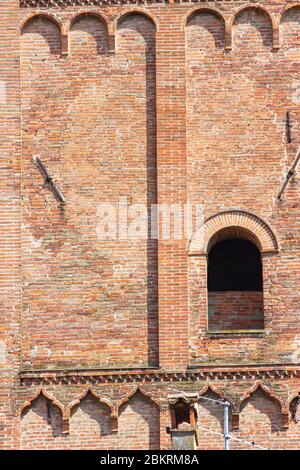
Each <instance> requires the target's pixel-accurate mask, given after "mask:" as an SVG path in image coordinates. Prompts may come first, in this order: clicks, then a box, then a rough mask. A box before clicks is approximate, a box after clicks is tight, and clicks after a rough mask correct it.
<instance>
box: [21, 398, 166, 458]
mask: <svg viewBox="0 0 300 470" xmlns="http://www.w3.org/2000/svg"><path fill="white" fill-rule="evenodd" d="M118 421H119V425H118V432H116V433H112V431H111V415H110V409H109V407H108V406H107V405H106V404H105V403H103V402H101V401H99V399H97V398H96V397H95V396H94V395H92V394H91V393H90V392H88V394H87V395H85V396H84V397H83V398H82V399H81V401H80V403H79V404H77V405H76V406H75V407H74V408H73V410H72V412H71V418H70V429H69V434H68V435H66V434H62V413H61V411H60V409H59V408H58V407H57V406H55V405H53V403H52V402H51V400H49V399H48V398H46V397H45V396H44V395H43V394H42V393H41V394H40V395H39V396H38V397H37V398H35V399H34V400H33V401H32V402H31V404H30V406H29V407H27V408H26V409H25V410H24V411H23V413H22V415H21V448H22V449H43V448H48V449H55V448H60V447H61V448H70V449H93V448H95V449H107V448H117V449H137V450H138V449H141V450H142V449H144V450H153V449H159V444H160V432H159V429H160V418H159V408H158V406H157V405H156V403H154V402H153V401H152V400H151V399H150V398H148V397H146V396H144V395H143V394H142V393H140V392H139V391H137V392H136V393H134V395H132V396H131V397H129V398H128V399H127V401H126V403H124V404H123V405H121V407H120V409H119V420H118Z"/></svg>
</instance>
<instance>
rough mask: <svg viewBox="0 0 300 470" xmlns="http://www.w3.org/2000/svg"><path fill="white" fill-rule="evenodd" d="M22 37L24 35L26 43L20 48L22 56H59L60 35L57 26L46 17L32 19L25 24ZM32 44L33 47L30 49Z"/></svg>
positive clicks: (40, 16)
mask: <svg viewBox="0 0 300 470" xmlns="http://www.w3.org/2000/svg"><path fill="white" fill-rule="evenodd" d="M22 35H26V42H25V43H24V45H23V48H22V54H23V55H24V56H30V57H31V58H32V54H33V53H34V56H36V57H45V56H46V57H47V56H48V55H49V54H53V55H59V54H61V33H60V28H59V25H58V24H56V23H55V22H54V21H53V20H52V19H49V18H47V17H46V16H43V15H39V16H35V17H33V18H32V19H31V20H29V21H28V23H26V24H25V26H24V28H23V30H22ZM32 43H34V44H35V47H34V48H32Z"/></svg>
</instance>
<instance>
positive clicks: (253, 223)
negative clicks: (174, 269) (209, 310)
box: [188, 210, 279, 255]
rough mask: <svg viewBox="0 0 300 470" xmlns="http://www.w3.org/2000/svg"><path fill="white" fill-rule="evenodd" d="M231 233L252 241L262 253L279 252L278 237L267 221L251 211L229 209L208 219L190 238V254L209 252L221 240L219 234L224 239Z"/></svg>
mask: <svg viewBox="0 0 300 470" xmlns="http://www.w3.org/2000/svg"><path fill="white" fill-rule="evenodd" d="M227 231H228V233H227ZM229 232H230V233H229ZM218 234H219V235H218ZM229 235H230V236H233V235H236V236H237V235H238V238H246V239H248V240H250V241H252V243H254V244H255V245H256V246H257V248H258V249H259V250H260V251H261V252H262V253H277V252H278V249H279V248H278V241H277V238H276V236H275V234H274V232H273V230H272V229H271V228H270V226H269V225H268V224H267V222H265V221H264V220H262V219H261V218H259V217H257V216H256V215H254V214H251V213H250V212H245V211H242V210H229V211H224V212H221V213H219V214H216V215H213V216H211V217H209V218H208V219H206V221H205V222H204V224H203V225H202V226H201V227H200V228H199V229H198V230H197V232H196V233H195V234H194V235H193V237H192V238H191V240H190V243H189V250H188V252H189V255H196V254H207V253H208V251H209V249H210V248H211V247H212V246H213V244H214V243H216V242H217V241H219V240H220V239H219V238H218V236H222V237H223V239H224V237H226V238H229Z"/></svg>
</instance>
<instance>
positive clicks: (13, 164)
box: [0, 0, 300, 449]
mask: <svg viewBox="0 0 300 470" xmlns="http://www.w3.org/2000/svg"><path fill="white" fill-rule="evenodd" d="M85 3H89V2H88V1H86V2H85V0H83V1H80V2H79V0H78V2H77V0H75V2H71V1H70V2H69V0H57V2H56V1H55V2H52V1H51V2H50V0H49V2H48V0H21V4H20V3H19V1H18V0H3V1H2V2H1V5H0V31H1V33H0V125H1V133H0V146H1V164H0V173H1V177H0V205H1V210H0V257H1V261H0V281H1V282H0V289H1V296H0V309H1V315H0V361H1V368H0V376H1V377H0V390H1V391H0V401H1V406H0V447H1V448H2V449H19V448H35V449H36V448H42V449H50V448H51V449H55V448H61V449H79V448H81V449H94V448H97V449H100V448H105V449H117V448H127V449H148V448H151V449H157V448H159V447H160V448H162V449H167V448H170V446H171V443H170V436H169V435H168V434H167V433H166V426H171V415H170V409H169V402H168V396H169V395H170V394H172V393H173V394H174V393H175V392H174V390H175V391H176V390H183V391H185V392H188V393H191V392H199V393H200V394H203V395H204V396H208V397H210V396H214V397H225V398H226V399H228V400H229V401H230V402H231V404H232V406H231V431H232V433H234V434H235V436H237V437H239V436H240V437H242V438H245V439H247V440H251V439H252V438H254V439H255V441H256V442H257V443H259V444H260V445H262V446H266V447H271V448H299V445H300V424H299V422H298V421H299V416H300V408H299V403H300V400H299V396H300V318H299V315H300V297H299V288H300V258H299V254H300V236H299V226H300V199H299V198H300V186H299V177H298V175H297V173H296V175H295V176H294V177H293V178H292V180H291V181H290V184H289V185H288V187H287V189H286V191H285V193H284V197H283V200H282V201H281V202H280V201H278V200H277V198H276V197H277V194H278V191H279V189H280V187H281V185H282V183H283V181H284V178H285V175H286V173H287V171H288V169H289V168H290V166H291V165H292V162H293V160H294V157H295V153H296V151H297V148H298V146H299V143H300V142H299V136H300V74H299V70H300V69H299V65H300V3H299V7H298V5H297V4H296V5H295V4H294V3H290V2H284V1H277V0H276V1H273V2H269V1H261V2H259V4H258V3H246V2H244V1H233V0H231V1H226V2H225V1H218V2H217V1H216V2H215V1H204V2H201V3H197V2H196V1H195V2H187V1H183V2H179V1H174V0H172V1H171V0H169V1H167V2H164V3H163V2H160V1H159V0H157V1H156V0H153V1H151V2H147V5H146V3H143V2H142V1H140V2H138V3H139V4H138V5H136V4H135V2H132V3H131V0H129V1H127V2H125V1H124V2H123V1H122V0H121V1H120V2H119V4H118V5H117V4H114V2H113V1H110V0H105V1H103V2H102V1H100V0H99V1H98V0H94V2H93V3H94V5H93V6H88V5H86V6H85ZM55 5H56V6H55ZM87 13H89V14H87ZM287 112H289V113H290V137H291V142H289V139H287V126H286V122H287V121H286V114H287ZM35 155H38V156H39V157H40V158H41V160H42V161H43V163H44V164H45V165H46V167H47V169H48V170H49V173H50V175H51V176H52V177H53V180H54V181H55V183H56V184H57V185H58V187H59V189H60V190H61V192H62V194H63V195H64V198H65V201H66V202H65V204H64V205H63V206H62V205H60V204H59V203H58V201H57V200H56V199H55V198H54V196H53V194H52V192H51V191H49V187H48V186H47V184H45V183H44V181H43V179H42V176H41V174H40V173H39V171H38V169H37V168H36V166H35V165H34V162H33V157H34V156H35ZM120 197H127V198H128V200H129V202H130V203H131V204H135V203H142V204H145V205H147V206H148V207H150V205H151V204H153V203H157V202H158V203H167V204H169V203H179V204H185V203H186V202H187V201H189V202H191V203H198V204H202V205H203V207H204V216H205V221H204V224H203V225H202V226H201V227H199V230H198V231H197V233H194V234H193V236H192V238H191V240H190V242H189V241H187V240H185V239H182V240H177V239H175V240H168V239H160V240H158V241H157V240H151V239H148V240H138V239H135V240H133V239H129V240H120V239H117V240H109V239H107V240H103V239H102V240H101V239H99V237H97V230H96V228H97V221H98V216H97V210H98V206H99V204H100V203H103V202H106V203H111V204H114V203H117V202H118V200H119V198H120ZM232 236H238V237H241V238H246V239H248V240H250V241H252V242H253V243H255V244H256V246H257V247H258V249H259V250H260V252H261V258H262V266H263V284H264V286H263V294H262V295H263V311H262V310H259V309H256V308H254V307H251V306H249V308H248V306H247V308H245V309H244V308H243V309H242V313H243V318H244V320H243V321H242V322H241V324H239V325H238V329H239V330H243V331H232V330H228V331H227V332H226V331H225V332H224V331H223V332H222V331H221V332H220V331H214V328H209V324H208V316H209V315H210V314H211V312H212V295H211V294H210V297H209V296H208V293H207V253H208V251H209V249H210V247H211V246H212V244H213V243H216V242H217V241H218V240H219V239H224V238H226V237H227V238H230V237H232ZM214 295H215V294H214ZM223 295H226V299H225V302H224V301H223V300H222V302H220V301H217V300H216V295H215V300H214V305H216V302H217V303H218V304H219V305H221V308H220V309H219V308H218V309H217V310H215V315H216V314H217V313H218V314H221V313H222V309H223V308H225V307H226V305H229V302H231V300H232V297H231V298H229V297H227V294H222V296H223ZM252 295H253V296H256V295H257V294H256V293H254V292H253V293H251V296H252ZM259 296H260V295H259ZM217 297H220V293H217ZM248 301H249V298H248ZM257 302H258V303H260V304H262V302H260V300H259V301H258V300H257ZM250 303H251V302H250V301H249V302H248V304H250ZM255 304H256V301H255ZM233 313H238V312H233ZM258 313H259V314H260V315H259V322H258V323H257V327H258V328H257V329H258V330H259V331H257V329H255V330H253V329H248V327H249V322H250V319H251V318H250V317H252V320H253V316H252V315H253V314H254V315H255V317H256V318H257V321H258ZM239 318H240V317H239ZM250 323H251V322H250ZM251 325H253V322H252V323H251ZM224 329H225V330H226V329H227V328H226V325H225V328H224ZM211 330H212V331H211ZM212 403H213V402H208V401H207V402H204V401H200V408H201V412H200V416H201V419H202V423H203V425H204V423H205V426H206V427H208V428H210V429H213V430H219V431H220V430H222V426H223V423H222V419H223V418H222V410H220V407H218V405H216V404H212ZM198 434H199V435H198V442H199V447H200V448H222V445H223V443H222V437H220V438H218V436H217V437H216V436H214V435H211V436H210V437H209V438H208V437H207V435H205V434H204V433H201V431H200V430H199V431H198ZM232 446H236V447H237V448H243V444H239V445H237V444H233V443H232Z"/></svg>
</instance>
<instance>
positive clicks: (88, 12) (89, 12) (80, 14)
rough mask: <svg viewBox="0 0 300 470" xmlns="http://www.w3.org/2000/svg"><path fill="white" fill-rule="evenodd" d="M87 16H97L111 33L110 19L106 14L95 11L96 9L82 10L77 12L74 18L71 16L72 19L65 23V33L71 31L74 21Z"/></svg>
mask: <svg viewBox="0 0 300 470" xmlns="http://www.w3.org/2000/svg"><path fill="white" fill-rule="evenodd" d="M85 16H92V17H94V18H96V19H97V20H99V21H100V22H101V23H102V24H103V25H104V26H105V28H106V30H107V32H108V33H109V31H110V28H109V21H108V19H107V18H106V16H105V15H104V14H103V13H102V12H101V13H99V12H98V11H94V10H81V11H78V12H76V13H75V14H74V15H73V16H72V18H70V20H69V21H68V22H67V23H66V24H65V25H64V33H65V34H68V33H69V32H70V30H71V28H72V26H73V25H74V23H76V21H78V20H80V18H84V17H85Z"/></svg>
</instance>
